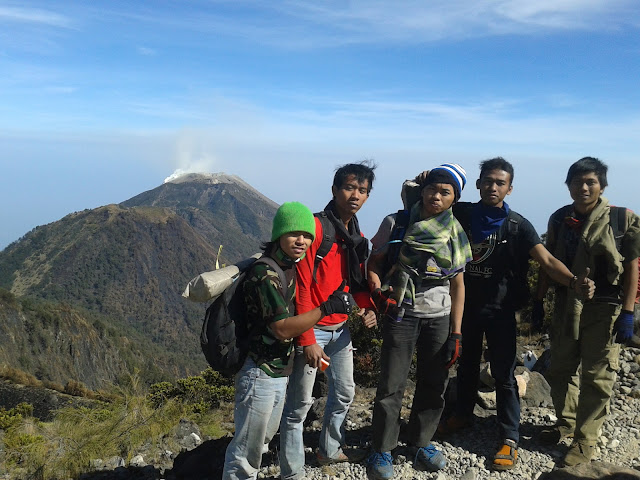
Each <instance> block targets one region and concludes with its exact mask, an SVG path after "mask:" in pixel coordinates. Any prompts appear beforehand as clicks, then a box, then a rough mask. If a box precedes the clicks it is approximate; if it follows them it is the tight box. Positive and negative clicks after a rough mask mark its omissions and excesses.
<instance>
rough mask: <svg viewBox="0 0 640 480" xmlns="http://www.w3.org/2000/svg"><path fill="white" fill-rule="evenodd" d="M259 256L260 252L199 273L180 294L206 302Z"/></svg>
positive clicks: (194, 300) (192, 299) (229, 283)
mask: <svg viewBox="0 0 640 480" xmlns="http://www.w3.org/2000/svg"><path fill="white" fill-rule="evenodd" d="M261 256H262V253H256V254H255V255H253V256H251V257H249V258H245V259H244V260H241V261H239V262H238V263H236V264H234V265H229V266H228V267H224V268H221V269H219V270H212V271H210V272H205V273H201V274H200V275H198V276H197V277H195V278H193V279H192V280H191V281H190V282H189V283H188V284H187V288H185V290H184V292H182V296H183V297H185V298H188V299H189V300H191V301H192V302H208V301H209V300H211V299H213V298H215V297H217V296H218V295H220V294H221V293H222V292H224V290H225V289H226V288H227V287H228V286H229V285H231V284H232V283H233V282H234V281H235V280H236V279H237V278H238V276H240V273H242V272H244V271H245V270H246V269H247V268H249V267H250V266H251V265H252V264H253V262H255V261H256V259H258V258H260V257H261Z"/></svg>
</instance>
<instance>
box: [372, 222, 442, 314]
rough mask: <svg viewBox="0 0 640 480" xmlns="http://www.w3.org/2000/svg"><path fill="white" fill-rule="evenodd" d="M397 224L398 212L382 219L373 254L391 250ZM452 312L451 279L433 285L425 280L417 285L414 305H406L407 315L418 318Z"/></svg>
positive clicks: (374, 242)
mask: <svg viewBox="0 0 640 480" xmlns="http://www.w3.org/2000/svg"><path fill="white" fill-rule="evenodd" d="M395 224H396V214H395V213H392V214H391V215H387V216H386V217H384V219H383V220H382V223H381V224H380V227H379V228H378V232H377V233H376V234H375V235H374V237H373V238H372V239H371V244H372V245H373V251H372V253H373V255H380V254H386V253H387V251H388V250H389V239H390V238H391V232H392V230H393V227H394V226H395ZM450 313H451V295H450V294H449V280H437V281H434V282H433V284H432V285H429V283H428V282H423V283H422V284H420V285H416V298H415V304H414V305H406V306H405V315H407V316H410V317H417V318H437V317H443V316H445V315H449V314H450Z"/></svg>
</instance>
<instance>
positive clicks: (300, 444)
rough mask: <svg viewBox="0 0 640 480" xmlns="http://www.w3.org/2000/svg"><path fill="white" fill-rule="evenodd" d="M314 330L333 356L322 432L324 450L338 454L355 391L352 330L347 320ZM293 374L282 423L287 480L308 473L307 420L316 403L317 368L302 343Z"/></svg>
mask: <svg viewBox="0 0 640 480" xmlns="http://www.w3.org/2000/svg"><path fill="white" fill-rule="evenodd" d="M313 332H314V334H315V336H316V343H317V344H318V345H319V346H320V347H322V349H323V350H324V352H325V353H326V354H327V356H329V358H330V365H329V367H328V368H327V369H326V370H325V373H326V374H327V377H328V380H329V394H328V397H327V405H326V407H325V410H324V420H323V422H322V432H321V433H320V441H319V443H320V452H321V453H322V454H323V455H324V456H326V457H328V458H336V457H338V456H339V455H340V454H341V453H342V445H344V443H345V432H344V423H345V420H346V418H347V412H348V410H349V405H351V402H353V397H354V395H355V382H354V381H353V348H352V346H351V334H350V333H349V328H348V327H347V326H346V324H345V325H344V326H343V327H342V328H340V329H339V330H336V331H324V330H320V329H318V328H314V329H313ZM289 378H290V380H289V387H288V389H287V400H286V402H285V406H284V413H283V415H282V424H281V426H280V475H281V477H282V478H283V479H287V480H289V479H298V478H302V476H303V475H304V472H303V469H302V467H303V466H304V459H305V455H304V440H303V438H302V432H303V422H304V420H305V418H306V417H307V413H308V412H309V409H310V408H311V405H313V397H312V392H313V384H314V383H315V378H316V369H315V368H311V367H310V366H309V365H307V364H306V360H305V357H304V354H303V351H302V348H300V347H298V348H297V349H296V358H295V362H294V364H293V373H292V374H291V376H290V377H289Z"/></svg>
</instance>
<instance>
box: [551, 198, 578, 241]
mask: <svg viewBox="0 0 640 480" xmlns="http://www.w3.org/2000/svg"><path fill="white" fill-rule="evenodd" d="M572 208H573V207H572V206H571V205H566V206H564V207H562V208H559V209H558V210H556V211H555V212H554V213H552V214H551V218H549V224H550V225H551V229H552V230H553V238H554V239H555V240H556V242H557V241H558V232H559V231H560V226H561V225H562V223H563V222H564V219H565V217H566V216H567V214H568V213H569V211H570V210H571V209H572Z"/></svg>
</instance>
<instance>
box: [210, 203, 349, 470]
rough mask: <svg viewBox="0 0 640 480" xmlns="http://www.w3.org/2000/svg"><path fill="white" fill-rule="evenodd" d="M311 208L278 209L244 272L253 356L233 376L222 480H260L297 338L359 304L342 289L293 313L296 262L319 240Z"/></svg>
mask: <svg viewBox="0 0 640 480" xmlns="http://www.w3.org/2000/svg"><path fill="white" fill-rule="evenodd" d="M315 230H316V229H315V219H314V217H313V214H312V213H311V210H309V209H308V208H307V207H306V206H304V205H303V204H302V203H299V202H287V203H284V204H282V205H281V206H280V208H279V209H278V211H277V212H276V215H275V217H274V219H273V227H272V233H271V241H269V242H266V243H265V244H264V245H263V250H264V255H263V257H262V258H261V259H259V260H258V261H256V262H255V263H254V264H253V265H252V266H251V268H250V270H249V271H248V272H247V273H246V274H245V277H244V281H243V283H242V284H241V285H239V286H238V288H242V289H243V294H244V302H245V306H246V307H245V308H246V319H247V330H248V332H249V335H248V337H249V338H248V344H249V352H248V354H247V358H246V360H245V362H244V365H243V366H242V368H241V369H240V371H239V372H238V373H237V374H236V377H235V390H236V394H235V402H236V403H235V409H234V423H235V434H234V436H233V439H232V440H231V443H229V446H228V447H227V451H226V454H225V462H224V470H223V474H222V478H223V479H227V480H230V479H238V478H256V475H257V473H258V470H259V469H260V462H261V459H262V451H263V448H264V446H265V444H268V443H269V441H270V440H271V438H272V437H273V436H274V435H275V433H276V431H277V429H278V425H279V424H280V417H281V415H282V408H283V406H284V399H285V395H286V392H287V384H288V380H289V375H290V374H291V371H292V369H293V359H294V353H295V348H294V342H293V340H292V339H293V338H294V337H296V336H298V335H300V334H301V333H303V332H305V331H307V330H309V329H310V328H312V327H313V326H314V325H315V324H316V323H317V322H318V321H320V320H321V319H322V318H324V317H325V316H327V315H331V314H334V313H340V314H347V313H351V311H352V309H353V307H354V306H355V301H354V300H353V297H352V296H351V294H350V293H349V292H344V291H343V288H339V289H338V290H336V291H335V292H334V293H333V294H332V295H330V296H329V298H328V299H327V300H326V301H325V302H323V303H322V304H320V305H319V306H318V307H317V308H314V309H313V310H311V311H308V312H305V313H303V314H301V315H295V307H294V300H295V298H296V268H295V265H296V262H298V261H300V259H302V258H304V256H305V254H306V252H307V249H308V248H309V247H310V246H311V243H312V242H313V239H314V238H315Z"/></svg>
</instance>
